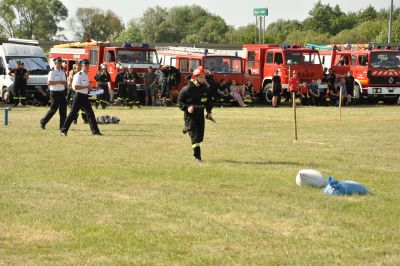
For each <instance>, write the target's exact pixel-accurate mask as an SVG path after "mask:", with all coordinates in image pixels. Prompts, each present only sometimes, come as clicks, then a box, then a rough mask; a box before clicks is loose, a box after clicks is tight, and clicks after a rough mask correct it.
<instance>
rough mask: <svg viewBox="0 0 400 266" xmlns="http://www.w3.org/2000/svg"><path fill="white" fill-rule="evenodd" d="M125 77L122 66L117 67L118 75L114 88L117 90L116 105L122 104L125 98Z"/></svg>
mask: <svg viewBox="0 0 400 266" xmlns="http://www.w3.org/2000/svg"><path fill="white" fill-rule="evenodd" d="M124 76H125V71H124V68H123V66H122V65H119V66H118V74H117V76H116V77H115V87H116V88H117V90H118V98H117V101H116V102H117V103H118V104H123V102H124V100H125V98H126V84H125V80H124Z"/></svg>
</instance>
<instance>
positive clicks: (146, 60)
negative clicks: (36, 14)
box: [49, 42, 160, 90]
mask: <svg viewBox="0 0 400 266" xmlns="http://www.w3.org/2000/svg"><path fill="white" fill-rule="evenodd" d="M56 57H61V58H62V59H63V61H64V62H65V68H66V71H67V72H68V71H70V70H71V69H72V66H73V64H74V63H77V62H78V61H80V60H82V59H87V60H89V62H90V66H89V79H90V82H89V85H90V86H93V87H96V85H97V84H96V80H95V79H94V76H95V75H96V73H97V72H98V70H99V69H100V65H101V64H103V63H104V64H106V65H107V69H108V72H109V73H110V76H111V88H112V89H115V78H116V76H117V74H118V64H119V65H122V67H123V68H124V69H125V71H126V69H127V68H128V66H129V65H133V68H134V72H136V73H137V74H138V76H139V81H137V86H138V90H141V89H143V83H144V82H143V77H144V75H145V74H146V73H147V71H148V70H147V69H148V67H149V66H152V67H153V69H154V70H156V69H158V68H159V67H160V64H159V63H158V55H157V51H156V49H155V48H151V47H149V46H148V45H147V44H138V45H133V44H124V45H123V46H121V47H117V46H110V45H107V44H99V43H93V42H90V43H73V44H66V45H56V46H54V47H53V48H51V50H50V53H49V58H50V59H53V58H56ZM51 61H52V60H51ZM50 63H51V62H50Z"/></svg>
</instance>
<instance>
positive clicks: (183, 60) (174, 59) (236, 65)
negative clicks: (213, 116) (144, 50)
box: [159, 47, 244, 98]
mask: <svg viewBox="0 0 400 266" xmlns="http://www.w3.org/2000/svg"><path fill="white" fill-rule="evenodd" d="M159 54H160V55H161V57H162V58H163V60H164V62H165V64H169V65H171V66H174V67H175V68H177V69H178V70H179V71H180V72H181V80H180V84H179V85H178V87H177V88H176V90H175V91H171V95H172V98H176V97H177V96H178V93H179V91H180V89H181V88H182V87H183V86H185V85H186V84H187V83H188V79H187V77H189V76H190V75H191V74H192V73H193V70H194V69H195V68H196V67H198V66H203V67H204V68H205V69H206V70H208V71H210V70H212V71H213V72H214V74H213V78H214V81H215V82H217V83H219V81H220V80H221V79H225V81H226V82H231V81H232V80H236V81H237V82H238V83H242V82H243V79H244V70H243V67H244V64H243V59H242V58H241V57H239V56H238V55H237V52H234V51H226V50H225V51H217V50H208V49H199V48H185V47H174V48H172V47H169V49H168V50H166V49H165V50H164V51H162V50H159Z"/></svg>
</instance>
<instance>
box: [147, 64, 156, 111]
mask: <svg viewBox="0 0 400 266" xmlns="http://www.w3.org/2000/svg"><path fill="white" fill-rule="evenodd" d="M156 83H157V77H156V74H154V71H153V67H152V66H149V67H148V68H147V73H146V74H145V75H144V95H145V97H146V99H145V102H146V106H147V105H149V97H150V98H151V104H152V105H154V99H155V97H154V96H155V94H154V92H155V90H154V87H155V85H156Z"/></svg>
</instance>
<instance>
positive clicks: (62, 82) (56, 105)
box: [40, 57, 67, 129]
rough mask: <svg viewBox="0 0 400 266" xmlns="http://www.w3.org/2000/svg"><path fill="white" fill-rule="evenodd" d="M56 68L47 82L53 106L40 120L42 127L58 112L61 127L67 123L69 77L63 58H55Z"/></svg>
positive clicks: (50, 73)
mask: <svg viewBox="0 0 400 266" xmlns="http://www.w3.org/2000/svg"><path fill="white" fill-rule="evenodd" d="M54 64H55V68H53V69H52V70H51V71H50V72H49V74H48V77H47V84H48V85H49V88H50V101H51V106H50V110H49V111H48V112H47V114H46V115H45V116H44V117H43V118H42V119H41V120H40V127H41V128H42V129H45V127H46V124H47V123H48V122H49V121H50V119H51V118H52V117H53V115H54V114H55V113H56V112H57V110H58V113H59V114H60V129H61V127H62V126H63V125H64V123H65V118H66V116H67V99H66V91H65V86H66V85H67V78H66V76H65V72H64V70H63V69H62V59H61V58H59V57H57V58H55V59H54Z"/></svg>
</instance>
